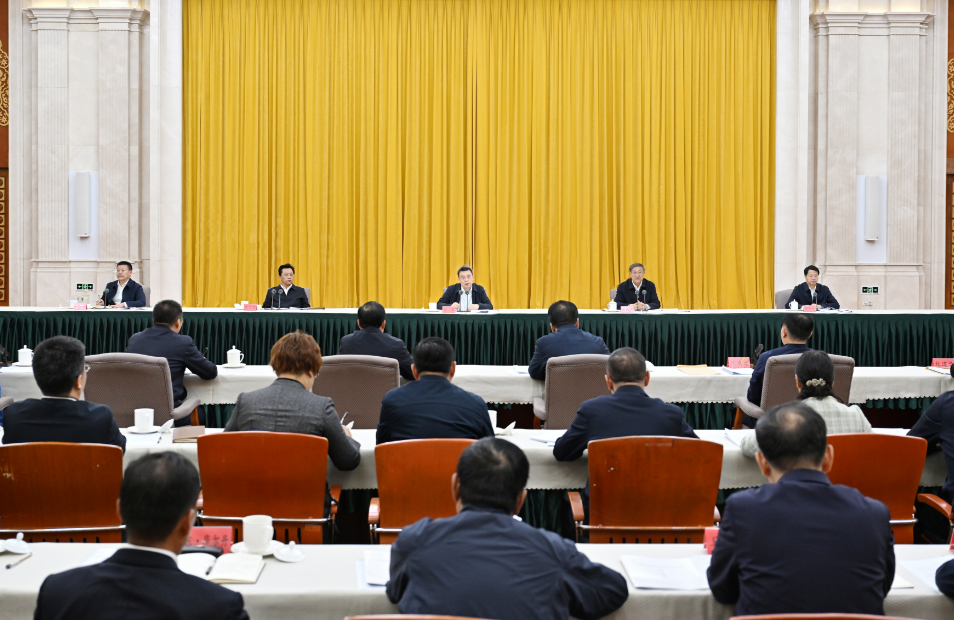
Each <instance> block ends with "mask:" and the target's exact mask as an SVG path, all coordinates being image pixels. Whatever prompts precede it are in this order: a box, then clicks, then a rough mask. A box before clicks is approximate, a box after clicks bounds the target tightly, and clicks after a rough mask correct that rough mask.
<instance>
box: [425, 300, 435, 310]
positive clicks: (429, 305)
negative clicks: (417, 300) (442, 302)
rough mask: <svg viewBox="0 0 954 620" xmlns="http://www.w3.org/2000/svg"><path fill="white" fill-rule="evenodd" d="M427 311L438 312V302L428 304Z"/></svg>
mask: <svg viewBox="0 0 954 620" xmlns="http://www.w3.org/2000/svg"><path fill="white" fill-rule="evenodd" d="M427 309H428V310H437V302H436V301H432V302H431V303H429V304H427Z"/></svg>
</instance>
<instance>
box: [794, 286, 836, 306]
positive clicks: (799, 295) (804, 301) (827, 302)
mask: <svg viewBox="0 0 954 620" xmlns="http://www.w3.org/2000/svg"><path fill="white" fill-rule="evenodd" d="M815 299H816V300H817V302H818V305H819V306H822V307H825V308H840V307H841V306H839V305H838V300H837V299H835V296H834V295H832V294H831V289H829V288H828V287H827V286H825V285H824V284H815ZM792 301H797V302H798V307H799V308H801V307H802V306H810V305H811V304H812V291H811V289H809V288H808V282H802V283H801V284H799V285H798V286H796V287H795V288H793V289H792V294H791V295H789V296H788V301H786V302H785V306H786V307H788V304H790V303H792Z"/></svg>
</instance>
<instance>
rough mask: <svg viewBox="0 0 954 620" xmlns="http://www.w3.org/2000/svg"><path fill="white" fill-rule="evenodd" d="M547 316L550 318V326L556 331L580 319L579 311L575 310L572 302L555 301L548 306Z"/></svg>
mask: <svg viewBox="0 0 954 620" xmlns="http://www.w3.org/2000/svg"><path fill="white" fill-rule="evenodd" d="M547 316H549V317H550V325H552V326H554V327H556V328H557V329H559V328H561V327H563V326H564V325H573V324H575V323H576V321H577V319H579V318H580V311H579V310H577V309H576V304H574V303H573V302H572V301H564V300H562V299H561V300H560V301H555V302H553V303H552V304H550V309H549V310H547Z"/></svg>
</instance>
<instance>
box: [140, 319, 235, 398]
mask: <svg viewBox="0 0 954 620" xmlns="http://www.w3.org/2000/svg"><path fill="white" fill-rule="evenodd" d="M126 352H127V353H138V354H140V355H150V356H152V357H164V358H166V361H168V362H169V374H171V375H172V398H173V400H175V405H176V407H178V406H179V405H180V404H182V401H184V400H185V399H186V398H187V397H188V396H189V393H188V391H187V390H186V389H185V386H184V385H182V377H183V376H184V375H185V371H186V368H188V369H189V370H191V371H192V372H193V373H195V375H196V376H198V377H199V378H200V379H205V380H206V381H208V380H209V379H215V378H216V377H217V376H218V375H219V369H218V367H217V366H216V365H215V364H213V363H212V362H210V361H209V360H207V359H205V356H203V355H202V353H200V352H199V349H198V348H196V346H195V344H194V343H193V342H192V338H190V337H188V336H184V335H182V334H177V333H175V332H174V331H172V330H171V329H169V328H168V327H163V326H162V325H155V326H153V327H149V328H147V329H144V330H143V331H141V332H139V333H138V334H133V335H132V337H131V338H130V339H129V344H128V345H126Z"/></svg>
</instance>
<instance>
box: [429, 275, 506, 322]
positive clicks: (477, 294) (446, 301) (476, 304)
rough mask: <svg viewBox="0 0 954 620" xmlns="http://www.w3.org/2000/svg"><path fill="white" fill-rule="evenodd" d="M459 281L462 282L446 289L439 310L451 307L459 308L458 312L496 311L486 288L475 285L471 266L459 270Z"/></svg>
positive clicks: (438, 304)
mask: <svg viewBox="0 0 954 620" xmlns="http://www.w3.org/2000/svg"><path fill="white" fill-rule="evenodd" d="M457 279H458V280H460V282H459V283H458V284H455V285H453V286H448V287H447V288H446V289H444V295H443V296H441V298H440V301H438V302H437V307H438V308H443V307H445V306H450V307H451V308H457V311H458V312H473V311H474V310H493V309H494V305H493V304H492V303H490V298H489V297H487V291H486V290H485V289H484V287H482V286H481V285H479V284H474V270H473V269H471V268H470V266H469V265H464V266H463V267H461V268H460V269H458V270H457Z"/></svg>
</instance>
